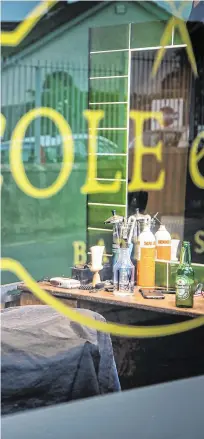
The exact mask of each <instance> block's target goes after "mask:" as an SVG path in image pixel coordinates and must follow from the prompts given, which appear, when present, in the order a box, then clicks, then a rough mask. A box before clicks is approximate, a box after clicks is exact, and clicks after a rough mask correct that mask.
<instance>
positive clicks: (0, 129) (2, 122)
mask: <svg viewBox="0 0 204 439" xmlns="http://www.w3.org/2000/svg"><path fill="white" fill-rule="evenodd" d="M5 128H6V118H5V116H4V115H3V114H2V113H1V119H0V137H1V138H2V137H3V135H4V131H5ZM3 180H4V178H3V175H1V176H0V186H2V183H3Z"/></svg>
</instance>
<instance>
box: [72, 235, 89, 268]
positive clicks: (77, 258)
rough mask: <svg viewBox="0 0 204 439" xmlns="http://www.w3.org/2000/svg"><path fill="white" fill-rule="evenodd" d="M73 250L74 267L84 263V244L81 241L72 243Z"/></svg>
mask: <svg viewBox="0 0 204 439" xmlns="http://www.w3.org/2000/svg"><path fill="white" fill-rule="evenodd" d="M72 245H73V248H74V258H73V262H74V265H80V264H85V263H86V244H85V242H83V241H74V242H73V243H72Z"/></svg>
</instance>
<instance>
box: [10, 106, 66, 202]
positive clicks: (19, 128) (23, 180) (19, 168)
mask: <svg viewBox="0 0 204 439" xmlns="http://www.w3.org/2000/svg"><path fill="white" fill-rule="evenodd" d="M40 116H41V117H42V116H44V117H48V118H49V119H51V120H52V121H53V122H54V123H55V124H56V126H57V128H58V130H59V132H60V134H61V136H62V141H63V144H62V146H63V162H62V166H61V170H60V173H59V175H58V177H57V179H56V180H55V181H54V183H52V184H51V185H50V186H49V187H47V188H41V189H39V188H36V187H35V186H33V185H32V184H31V183H30V181H29V180H28V178H27V175H26V173H25V169H24V165H23V162H22V143H23V138H24V136H25V133H26V130H27V128H28V125H29V124H30V123H31V122H32V121H33V120H34V119H35V118H36V117H40ZM9 157H10V166H11V173H12V175H13V178H14V180H15V182H16V184H17V185H18V186H19V188H20V189H21V190H22V191H23V192H25V194H27V195H29V196H30V197H33V198H49V197H52V196H53V195H55V194H56V193H57V192H59V190H60V189H62V188H63V186H64V185H65V183H66V181H67V180H68V178H69V174H70V173H71V170H72V165H73V159H74V147H73V138H72V132H71V128H70V127H69V125H68V123H67V121H66V120H65V119H64V117H63V116H62V115H61V114H60V113H58V112H57V111H56V110H54V109H52V108H47V107H40V108H34V109H33V110H30V111H29V112H28V113H26V114H25V115H24V116H23V117H22V119H20V120H19V122H18V123H17V125H16V127H15V129H14V131H13V134H12V138H11V147H10V151H9Z"/></svg>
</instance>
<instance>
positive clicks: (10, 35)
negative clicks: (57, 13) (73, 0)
mask: <svg viewBox="0 0 204 439" xmlns="http://www.w3.org/2000/svg"><path fill="white" fill-rule="evenodd" d="M58 1H59V0H49V1H45V0H42V1H41V3H40V5H38V6H36V7H35V8H34V9H33V10H32V12H31V13H30V14H28V16H27V17H26V18H25V20H24V21H23V22H22V23H20V24H19V25H18V26H17V28H16V29H15V30H13V31H11V32H1V45H2V46H18V44H20V43H21V41H22V40H23V39H24V38H25V37H26V35H27V34H28V33H29V32H30V31H31V30H32V29H33V27H34V26H35V25H36V24H37V22H38V21H39V20H40V19H41V17H42V16H43V15H44V13H45V12H48V10H50V9H51V8H52V7H53V6H54V5H55V4H56V3H58Z"/></svg>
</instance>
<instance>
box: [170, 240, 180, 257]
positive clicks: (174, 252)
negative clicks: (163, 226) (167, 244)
mask: <svg viewBox="0 0 204 439" xmlns="http://www.w3.org/2000/svg"><path fill="white" fill-rule="evenodd" d="M179 243H180V239H172V240H171V261H178V257H177V252H178V246H179Z"/></svg>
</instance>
